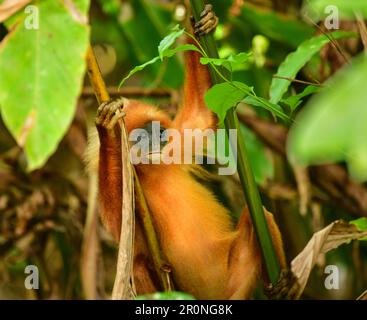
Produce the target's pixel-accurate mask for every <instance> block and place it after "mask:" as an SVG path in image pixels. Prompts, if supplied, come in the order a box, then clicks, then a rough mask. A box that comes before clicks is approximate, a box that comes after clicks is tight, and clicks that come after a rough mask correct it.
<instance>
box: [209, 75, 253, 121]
mask: <svg viewBox="0 0 367 320" xmlns="http://www.w3.org/2000/svg"><path fill="white" fill-rule="evenodd" d="M250 92H251V88H249V87H248V86H247V85H245V84H244V83H242V82H237V81H235V82H224V83H220V84H216V85H215V86H213V87H212V88H210V89H209V90H208V91H207V93H206V94H205V102H206V104H207V106H208V107H209V109H210V110H212V111H213V112H215V113H216V115H217V116H218V119H219V122H220V123H223V121H224V119H225V117H226V114H227V111H228V110H229V109H231V108H233V107H234V106H236V105H237V104H238V103H239V102H240V101H241V100H243V99H244V98H245V97H246V95H248V94H249V93H250Z"/></svg>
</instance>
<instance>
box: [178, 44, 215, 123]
mask: <svg viewBox="0 0 367 320" xmlns="http://www.w3.org/2000/svg"><path fill="white" fill-rule="evenodd" d="M188 43H190V44H195V43H194V42H193V40H192V39H189V40H188ZM200 57H201V55H200V53H199V52H196V51H187V52H185V84H184V104H183V107H182V108H181V109H180V110H179V112H178V114H177V116H176V118H175V120H174V127H175V128H177V129H179V130H183V129H195V128H198V129H207V128H215V127H216V124H217V119H216V116H215V115H214V114H213V113H212V112H211V111H210V110H209V109H208V107H207V106H206V104H205V101H204V96H205V93H206V91H207V90H208V89H209V88H210V87H211V80H210V75H209V71H208V68H207V66H204V65H202V64H201V63H200Z"/></svg>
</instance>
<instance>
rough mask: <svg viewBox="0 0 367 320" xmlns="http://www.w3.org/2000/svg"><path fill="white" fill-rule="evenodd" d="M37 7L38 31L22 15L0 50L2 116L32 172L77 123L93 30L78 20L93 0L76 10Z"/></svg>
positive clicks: (48, 0)
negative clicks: (75, 118) (86, 59)
mask: <svg viewBox="0 0 367 320" xmlns="http://www.w3.org/2000/svg"><path fill="white" fill-rule="evenodd" d="M33 4H34V5H36V6H37V7H38V8H39V28H38V29H36V30H35V29H26V27H25V23H24V20H25V19H26V17H27V15H26V14H25V13H24V12H22V13H21V15H20V16H19V17H20V20H19V23H18V24H17V25H16V26H15V29H13V30H12V32H11V33H10V34H8V35H7V37H6V38H5V39H4V41H3V42H2V44H1V46H0V70H1V72H0V87H1V90H0V107H1V113H2V117H3V119H4V122H5V124H6V126H7V128H8V129H9V131H10V132H11V134H12V135H13V136H14V138H15V140H16V141H17V143H18V144H19V145H20V146H23V147H24V149H25V153H26V156H27V161H28V169H29V170H33V169H36V168H39V167H41V166H42V165H43V164H44V163H45V162H46V160H47V159H48V157H49V156H50V155H51V154H52V153H53V152H54V151H55V150H56V148H57V145H58V143H59V142H60V140H61V139H62V137H63V135H64V134H65V132H66V130H67V129H68V127H69V125H70V123H71V121H72V119H73V116H74V112H75V108H76V104H77V98H78V96H79V94H80V91H81V87H82V83H83V79H84V71H85V56H86V52H87V48H88V45H89V27H88V25H87V24H85V23H84V22H83V21H80V20H81V19H79V17H86V15H87V8H88V7H89V1H88V0H83V1H82V0H78V1H76V2H74V5H76V8H73V9H71V8H70V7H69V6H65V5H63V4H62V2H59V1H54V0H43V1H34V3H33ZM80 8H83V11H80V10H79V12H78V13H76V12H77V10H78V9H80ZM69 10H70V11H69ZM71 11H72V12H71ZM85 20H86V18H85Z"/></svg>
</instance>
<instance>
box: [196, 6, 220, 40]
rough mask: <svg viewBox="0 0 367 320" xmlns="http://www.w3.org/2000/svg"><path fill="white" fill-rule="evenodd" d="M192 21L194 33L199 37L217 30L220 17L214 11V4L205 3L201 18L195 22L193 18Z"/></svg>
mask: <svg viewBox="0 0 367 320" xmlns="http://www.w3.org/2000/svg"><path fill="white" fill-rule="evenodd" d="M191 23H192V24H193V26H192V27H193V29H194V34H195V35H196V36H199V37H200V36H203V35H205V34H208V33H209V32H212V31H213V30H215V28H216V27H217V25H218V17H217V16H216V15H215V13H214V11H213V6H212V5H211V4H207V5H205V8H204V10H203V12H202V13H201V14H200V20H199V21H198V22H196V23H195V21H194V20H193V19H191Z"/></svg>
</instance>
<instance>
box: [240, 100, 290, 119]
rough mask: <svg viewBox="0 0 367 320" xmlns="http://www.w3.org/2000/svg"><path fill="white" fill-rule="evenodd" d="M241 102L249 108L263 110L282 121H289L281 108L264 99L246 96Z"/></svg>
mask: <svg viewBox="0 0 367 320" xmlns="http://www.w3.org/2000/svg"><path fill="white" fill-rule="evenodd" d="M243 102H244V103H247V104H249V105H251V106H255V107H261V108H264V109H266V110H268V111H270V112H271V113H272V114H274V115H276V116H278V117H279V118H281V119H283V120H289V117H288V116H287V115H286V114H285V113H284V112H283V109H282V107H281V106H279V105H277V104H275V103H271V102H269V101H268V100H266V99H264V98H261V97H255V96H248V97H246V98H245V99H244V100H243Z"/></svg>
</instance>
